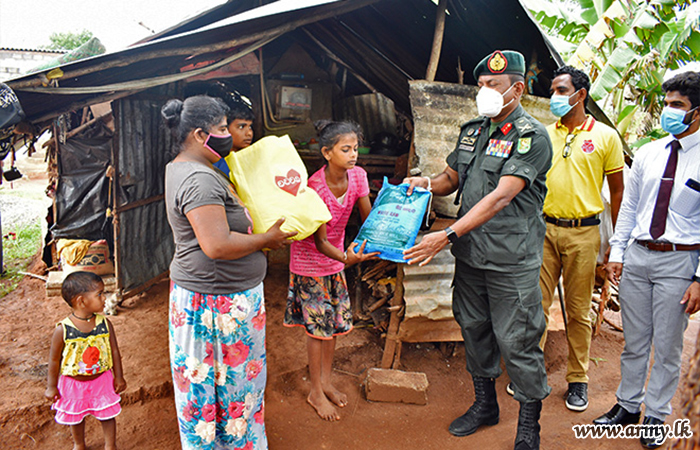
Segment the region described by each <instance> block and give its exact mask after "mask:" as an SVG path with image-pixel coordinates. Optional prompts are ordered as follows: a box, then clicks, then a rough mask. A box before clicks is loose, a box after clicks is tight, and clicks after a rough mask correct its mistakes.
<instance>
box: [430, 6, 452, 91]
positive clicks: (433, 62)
mask: <svg viewBox="0 0 700 450" xmlns="http://www.w3.org/2000/svg"><path fill="white" fill-rule="evenodd" d="M446 10H447V0H440V3H439V4H438V7H437V16H436V17H435V34H434V35H433V50H432V51H431V52H430V62H428V70H427V71H426V72H425V79H426V80H427V81H435V74H436V73H437V67H438V62H440V52H441V51H442V38H443V37H444V36H445V11H446Z"/></svg>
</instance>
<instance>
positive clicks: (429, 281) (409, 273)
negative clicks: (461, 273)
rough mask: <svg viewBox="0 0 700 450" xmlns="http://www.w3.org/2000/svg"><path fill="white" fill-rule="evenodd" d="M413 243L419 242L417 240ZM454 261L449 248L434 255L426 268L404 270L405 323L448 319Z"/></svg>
mask: <svg viewBox="0 0 700 450" xmlns="http://www.w3.org/2000/svg"><path fill="white" fill-rule="evenodd" d="M421 237H422V235H421V236H419V239H417V242H420V238H421ZM454 273H455V258H454V256H452V253H450V246H447V247H445V248H444V249H443V250H442V251H441V252H440V253H438V254H437V255H436V256H435V257H434V258H433V260H432V261H430V263H429V264H426V265H425V266H423V267H420V266H418V265H417V264H415V265H411V266H409V265H408V264H407V265H405V266H404V279H403V285H404V294H403V297H404V301H405V302H406V315H405V316H404V317H405V318H406V319H412V318H417V317H424V318H427V319H430V320H443V319H449V318H452V317H453V316H452V279H453V278H454Z"/></svg>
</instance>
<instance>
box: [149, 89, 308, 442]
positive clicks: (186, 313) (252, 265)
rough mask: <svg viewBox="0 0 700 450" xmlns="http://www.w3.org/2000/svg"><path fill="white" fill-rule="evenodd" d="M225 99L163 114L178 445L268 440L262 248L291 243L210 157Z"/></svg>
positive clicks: (199, 100) (220, 144)
mask: <svg viewBox="0 0 700 450" xmlns="http://www.w3.org/2000/svg"><path fill="white" fill-rule="evenodd" d="M227 111H228V107H227V106H226V105H225V104H224V103H223V102H222V101H221V100H219V99H216V98H213V97H207V96H195V97H190V98H188V99H186V100H185V101H184V102H183V101H180V100H170V101H169V102H168V103H167V104H166V105H165V106H164V107H163V109H162V110H161V113H162V115H163V117H164V119H165V121H166V123H167V125H168V127H169V128H170V129H171V130H172V131H173V138H174V143H175V145H176V146H177V149H178V150H179V153H178V155H177V156H176V157H175V159H174V160H173V161H172V162H170V163H169V164H168V165H167V166H166V176H165V205H166V209H167V213H168V222H170V226H171V227H172V229H173V237H174V240H175V256H174V257H173V261H172V263H171V265H170V278H171V280H172V289H171V291H170V325H169V327H170V361H171V369H172V374H173V382H174V387H175V406H176V410H177V416H178V421H179V427H178V428H179V429H180V441H181V444H182V448H183V449H208V448H217V449H234V448H242V447H244V446H246V445H247V444H248V443H252V447H253V448H254V449H267V438H266V436H265V425H264V423H263V417H264V416H263V414H264V413H263V394H264V389H265V382H266V378H267V369H266V357H265V304H264V298H263V285H262V280H263V278H264V277H265V271H266V260H265V256H264V255H263V253H262V251H261V250H262V249H263V248H271V249H274V248H279V247H282V246H283V245H287V244H289V242H290V241H289V239H288V238H289V237H291V236H292V235H293V234H295V233H285V232H283V231H281V230H280V225H281V224H282V223H283V222H284V219H280V220H279V221H278V222H277V223H276V224H275V225H274V226H273V227H272V228H270V229H269V230H268V231H267V232H266V233H264V234H253V232H252V229H253V223H252V221H251V219H250V215H249V214H248V211H247V210H246V208H245V206H244V205H243V204H242V203H241V201H240V199H239V198H238V196H237V195H236V192H235V189H234V188H233V185H232V184H231V183H230V182H229V180H228V178H226V177H225V176H224V175H223V174H222V173H220V172H218V171H217V170H216V169H214V168H213V167H212V164H213V163H215V162H217V161H218V160H219V159H221V158H223V157H225V156H226V155H228V153H229V152H230V151H231V145H232V138H231V135H230V133H229V131H228V129H227V127H226V126H227V123H226V113H227Z"/></svg>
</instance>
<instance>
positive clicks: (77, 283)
mask: <svg viewBox="0 0 700 450" xmlns="http://www.w3.org/2000/svg"><path fill="white" fill-rule="evenodd" d="M100 284H104V282H103V281H102V278H100V276H99V275H95V274H94V273H92V272H85V271H82V270H81V271H78V272H73V273H69V274H68V276H67V277H66V278H65V279H64V280H63V284H62V285H61V297H63V300H65V301H66V303H68V305H69V306H70V307H71V308H72V307H73V300H75V298H76V297H77V296H79V295H82V294H85V293H86V292H92V291H94V290H97V287H98V286H99V285H100Z"/></svg>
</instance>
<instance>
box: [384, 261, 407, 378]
mask: <svg viewBox="0 0 700 450" xmlns="http://www.w3.org/2000/svg"><path fill="white" fill-rule="evenodd" d="M403 277H404V273H403V264H397V265H396V288H395V289H394V297H392V299H391V302H390V305H391V306H398V307H399V308H400V307H401V306H403V305H404V300H403ZM400 326H401V317H400V315H399V311H398V310H396V309H393V310H392V311H391V316H390V318H389V328H388V329H387V332H386V342H385V343H384V353H383V354H382V369H389V368H394V369H396V368H397V367H398V364H399V359H400V357H401V341H400V340H399V328H400Z"/></svg>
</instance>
